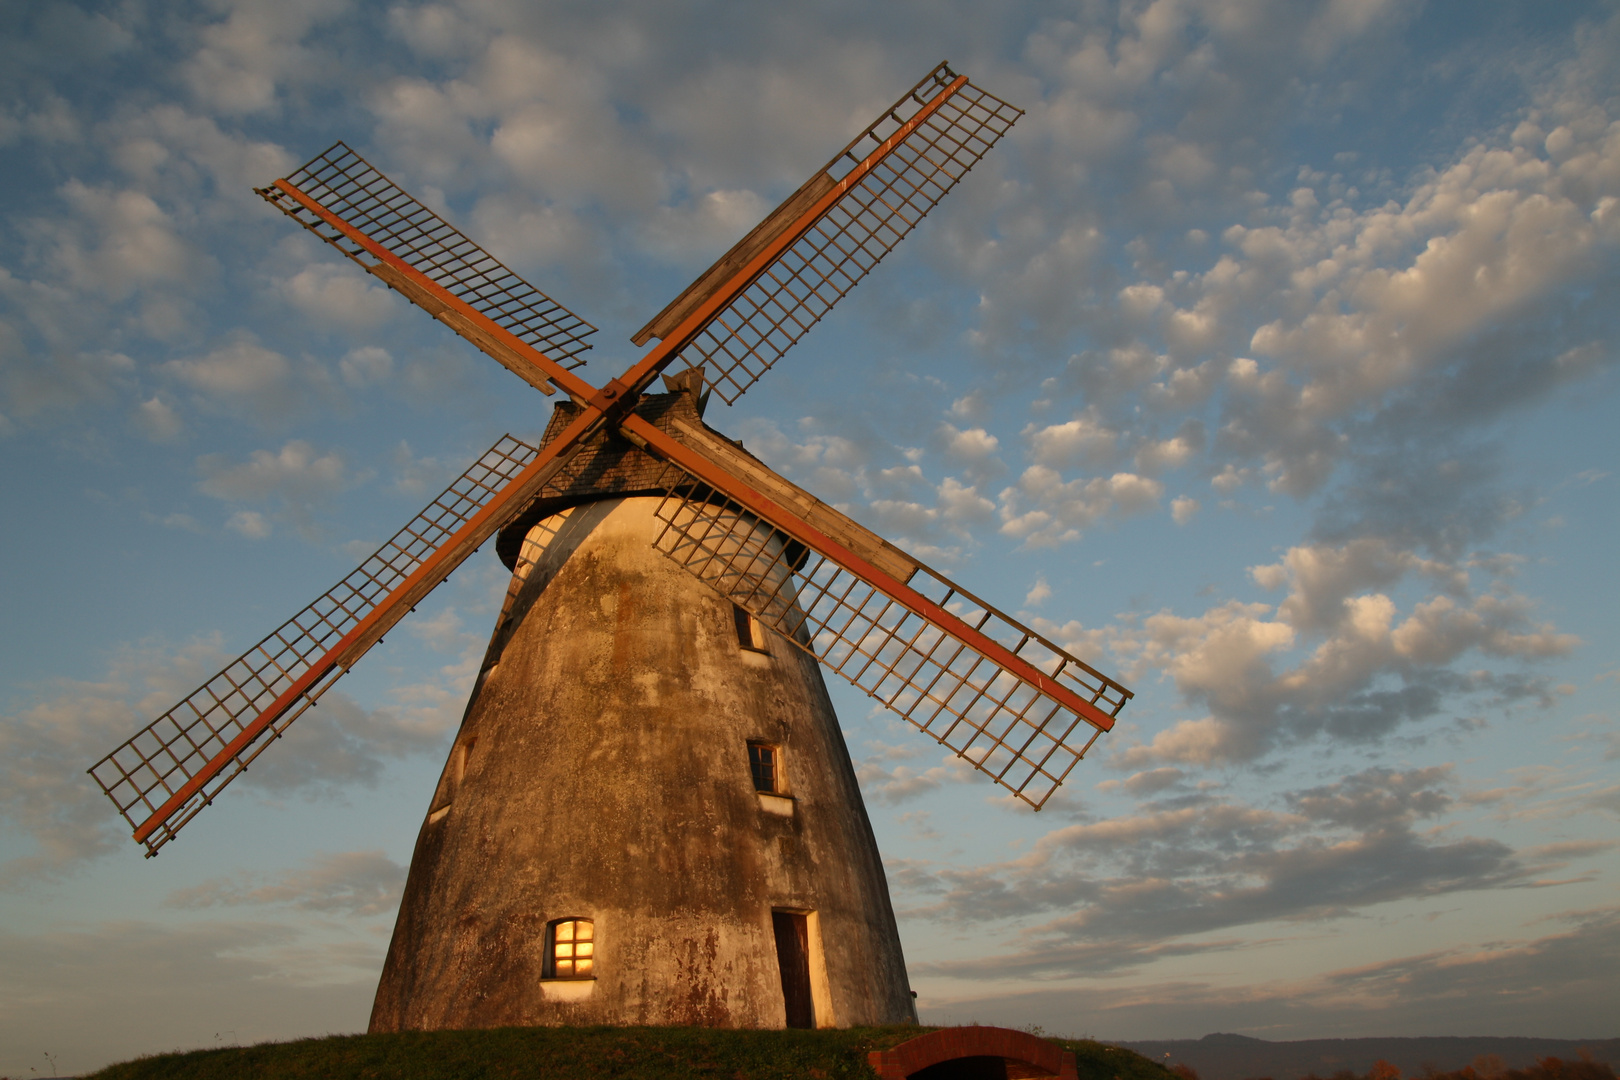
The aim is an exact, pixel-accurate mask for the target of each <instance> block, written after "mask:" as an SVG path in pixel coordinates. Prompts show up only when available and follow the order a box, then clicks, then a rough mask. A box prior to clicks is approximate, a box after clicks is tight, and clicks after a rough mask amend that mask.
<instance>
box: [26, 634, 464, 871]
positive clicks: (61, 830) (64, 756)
mask: <svg viewBox="0 0 1620 1080" xmlns="http://www.w3.org/2000/svg"><path fill="white" fill-rule="evenodd" d="M228 660H229V657H228V656H226V655H225V654H224V653H223V652H222V651H221V649H220V642H219V640H218V638H217V637H214V638H203V639H199V640H197V641H194V642H192V643H190V644H189V645H186V646H184V647H182V648H180V649H177V650H172V651H169V650H161V649H157V648H151V647H143V648H134V647H126V648H124V649H123V650H121V651H120V652H119V654H118V655H117V657H116V659H115V660H114V662H113V664H112V666H111V667H110V669H109V670H108V672H107V674H106V676H105V677H104V678H103V679H102V680H100V681H96V682H85V681H74V680H55V681H53V682H51V683H49V684H47V685H46V686H44V687H42V688H41V689H40V690H39V692H38V694H37V695H36V697H35V699H34V700H33V701H32V702H30V703H28V704H25V705H23V706H21V707H19V708H18V709H16V710H15V711H14V712H12V713H11V714H9V715H7V716H5V717H4V718H3V722H0V816H3V817H4V818H5V820H6V821H7V822H8V823H9V824H10V826H11V827H12V828H13V829H14V830H16V831H17V832H18V833H19V834H21V835H22V836H25V837H27V839H28V842H29V844H30V846H31V848H32V850H31V851H29V852H28V853H27V854H24V855H19V856H17V857H15V858H13V859H11V860H10V861H9V862H7V863H5V864H4V865H3V866H0V887H4V888H10V889H14V888H18V887H20V886H22V885H24V884H27V883H29V882H33V881H39V880H46V881H49V880H54V879H57V878H59V877H61V876H63V875H65V874H67V873H69V872H71V871H73V870H74V869H75V868H77V867H79V866H81V865H82V864H84V863H86V862H88V861H90V860H93V859H96V858H99V857H101V856H105V855H108V854H110V853H112V852H114V851H118V850H122V849H124V847H125V845H127V844H128V843H129V842H130V841H129V839H128V831H127V826H126V825H125V823H124V822H123V821H122V819H120V818H119V816H118V814H117V811H116V809H115V808H114V807H113V805H112V804H111V803H110V802H108V801H107V798H106V796H105V795H104V794H103V793H102V791H101V789H100V788H99V787H98V786H97V784H96V782H95V781H94V780H93V779H92V778H91V777H90V776H88V775H87V774H86V772H85V770H86V769H88V768H89V767H90V766H91V765H93V764H94V763H95V762H96V761H98V760H100V758H101V757H103V756H104V755H106V754H107V753H109V752H111V751H112V750H113V749H114V748H116V747H117V746H118V745H119V744H121V743H122V742H124V740H126V739H128V738H129V737H130V736H132V735H133V734H135V732H136V731H138V730H139V729H141V728H142V727H144V726H145V725H146V724H147V723H148V722H150V721H151V720H152V718H153V717H156V716H158V715H160V714H161V713H163V712H164V710H166V709H168V708H169V707H170V706H172V705H173V704H174V703H175V702H176V701H179V700H180V699H181V698H182V697H184V696H185V695H186V694H188V693H190V692H191V691H192V690H194V689H196V687H197V686H198V685H200V684H201V683H203V682H204V681H206V680H207V679H208V678H209V677H210V676H212V675H213V674H214V673H215V672H216V671H218V670H219V669H220V668H222V667H224V666H225V664H226V662H227V661H228ZM446 671H447V672H450V674H446V673H445V672H434V673H432V675H433V677H435V678H438V679H442V680H444V682H445V683H446V684H447V685H444V686H442V687H441V686H438V684H436V683H435V684H432V685H430V684H429V682H428V681H427V680H424V682H423V683H422V684H420V685H418V686H416V687H402V688H401V689H400V694H401V704H400V705H399V706H397V707H395V708H392V709H377V710H367V709H363V708H361V707H360V706H359V705H357V704H356V703H355V702H354V701H353V700H352V699H350V698H348V697H347V696H346V695H344V694H343V693H342V692H340V691H333V692H331V693H328V694H327V695H325V696H324V697H323V698H322V699H321V702H320V704H319V705H318V706H317V707H316V708H314V709H312V710H310V711H309V712H307V713H305V714H304V716H302V717H301V718H300V719H299V720H298V721H297V722H296V723H295V724H293V726H292V727H291V728H289V729H288V732H287V734H286V735H285V736H284V737H283V740H282V745H280V746H278V747H277V748H275V749H274V750H272V751H271V752H269V753H267V754H265V755H264V756H262V757H260V758H259V759H258V761H257V762H255V763H254V766H253V768H252V769H250V770H248V771H247V772H246V773H244V774H243V775H242V776H241V777H240V778H238V779H237V780H236V781H235V783H234V784H233V788H235V789H238V791H237V797H242V796H241V793H242V792H243V791H246V790H249V789H254V790H258V791H260V792H273V793H276V794H278V795H286V794H295V793H296V794H304V795H307V796H311V797H324V798H345V797H347V796H348V795H349V794H350V793H352V790H353V787H354V785H355V784H356V783H358V784H360V785H362V786H374V785H375V784H377V783H378V782H379V781H380V779H381V777H382V775H383V770H384V768H385V767H386V765H387V763H388V762H390V761H396V760H399V759H402V758H405V757H409V756H412V755H418V754H424V753H427V754H431V753H436V752H439V751H440V750H441V748H442V746H443V742H444V737H445V733H446V732H447V731H448V730H449V729H450V728H451V727H452V726H453V725H454V723H455V721H456V720H457V719H458V718H459V710H460V705H461V703H464V702H465V700H466V690H467V689H469V688H470V684H471V673H470V672H463V671H462V670H461V668H460V666H457V667H455V668H454V669H453V670H452V669H446ZM433 689H437V691H438V692H437V693H432V692H429V691H430V690H433Z"/></svg>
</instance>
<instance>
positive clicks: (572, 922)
mask: <svg viewBox="0 0 1620 1080" xmlns="http://www.w3.org/2000/svg"><path fill="white" fill-rule="evenodd" d="M547 936H548V938H549V942H548V944H549V946H550V947H549V948H548V949H547V950H546V953H547V956H546V961H547V962H546V976H547V977H548V978H552V979H591V978H595V974H594V969H595V967H596V927H595V925H594V924H593V923H592V922H591V920H589V919H558V920H557V921H556V922H554V923H552V924H551V927H550V933H549V934H548V935H547Z"/></svg>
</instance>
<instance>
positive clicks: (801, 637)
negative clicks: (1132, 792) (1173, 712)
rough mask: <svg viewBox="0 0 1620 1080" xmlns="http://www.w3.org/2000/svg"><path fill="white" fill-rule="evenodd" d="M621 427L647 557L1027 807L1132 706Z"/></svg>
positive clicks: (835, 537) (736, 479)
mask: <svg viewBox="0 0 1620 1080" xmlns="http://www.w3.org/2000/svg"><path fill="white" fill-rule="evenodd" d="M626 431H627V432H630V433H631V434H632V435H633V436H635V437H637V438H638V439H639V440H641V441H643V442H644V443H645V444H646V445H647V446H648V448H649V449H650V450H652V451H653V452H654V453H658V454H659V455H660V456H663V457H664V458H665V459H666V461H667V462H668V465H667V467H666V469H665V473H664V476H663V479H662V481H661V482H660V484H659V486H660V487H661V488H662V490H663V491H664V492H665V497H664V501H663V503H662V504H661V506H660V508H659V510H658V511H657V514H658V517H659V519H660V520H661V521H663V523H664V531H663V533H662V534H661V535H660V537H659V538H658V541H657V547H658V549H659V550H660V551H662V552H663V553H664V554H665V555H667V556H669V557H670V558H671V559H673V560H674V561H675V562H676V563H677V564H679V565H680V566H682V567H683V568H685V569H686V570H688V571H689V572H691V573H692V574H694V575H695V576H697V577H698V578H699V579H700V580H702V581H705V582H707V583H708V584H709V585H711V586H712V587H713V588H715V589H716V590H717V591H719V592H720V593H721V594H722V595H724V596H727V597H729V598H730V599H732V600H733V601H735V602H736V603H737V604H739V605H741V606H742V607H744V608H746V609H748V610H749V611H750V612H752V613H753V614H754V615H755V617H757V618H758V619H760V620H761V621H762V622H764V623H766V624H768V625H770V626H772V627H773V628H775V629H776V630H778V631H780V632H781V633H782V634H783V635H784V636H785V637H786V638H787V639H788V640H790V641H793V642H794V643H796V644H797V645H798V646H799V647H800V648H802V649H804V650H805V651H807V652H809V653H810V654H811V655H812V656H814V657H815V658H816V659H817V660H819V661H821V662H822V663H823V664H824V665H826V666H827V667H828V668H830V669H831V670H833V671H835V672H837V673H838V674H839V675H841V676H843V677H844V678H845V679H847V680H849V682H850V683H852V684H853V685H855V686H856V687H858V688H859V689H861V690H864V691H866V692H867V693H868V694H870V695H871V696H872V697H874V698H876V699H878V700H879V701H881V702H882V703H883V704H884V705H885V706H887V707H888V708H890V709H892V710H893V711H895V712H896V713H898V714H899V715H901V716H902V717H904V718H905V719H906V720H908V721H910V722H911V723H912V724H913V725H915V726H916V727H917V728H918V729H919V730H921V731H922V732H924V733H925V734H927V735H930V736H932V737H933V738H934V739H936V740H938V741H939V742H940V743H941V744H943V745H944V746H945V747H946V748H947V749H950V750H952V751H954V752H955V753H956V754H957V755H958V756H959V757H962V758H963V759H965V760H967V761H969V762H970V763H971V764H972V765H973V766H974V767H975V768H977V769H979V770H981V771H982V772H985V773H986V774H988V775H989V776H990V777H991V778H992V779H994V780H995V781H996V782H997V783H999V784H1001V785H1002V786H1003V787H1005V788H1007V789H1008V790H1009V791H1011V792H1012V793H1013V794H1014V795H1016V796H1017V797H1018V798H1020V799H1022V800H1023V801H1024V802H1026V803H1028V804H1029V805H1030V806H1033V807H1034V808H1035V809H1037V810H1038V809H1040V808H1041V806H1042V805H1044V804H1045V802H1046V800H1047V799H1049V798H1050V797H1051V795H1052V792H1053V791H1055V790H1056V789H1057V787H1058V785H1059V784H1061V783H1062V782H1063V781H1064V779H1065V778H1066V777H1067V776H1068V775H1069V772H1070V771H1071V770H1072V769H1073V768H1074V766H1075V765H1076V764H1077V763H1078V762H1079V761H1080V760H1081V758H1083V757H1084V756H1085V754H1086V751H1087V750H1089V749H1090V748H1091V745H1092V743H1093V742H1095V741H1096V739H1097V737H1098V736H1099V735H1101V734H1102V733H1103V732H1104V731H1107V730H1110V729H1111V728H1112V727H1113V725H1114V717H1115V716H1116V715H1117V714H1118V712H1119V710H1120V709H1121V708H1122V707H1124V705H1125V702H1126V701H1128V700H1130V698H1131V697H1132V694H1131V692H1130V691H1129V690H1127V689H1126V688H1125V687H1124V686H1121V685H1120V684H1119V683H1117V682H1115V681H1114V680H1113V679H1110V678H1108V677H1107V676H1105V675H1103V674H1102V673H1101V672H1099V671H1097V670H1096V669H1095V668H1093V667H1091V666H1090V665H1089V664H1086V663H1085V662H1084V661H1082V660H1080V659H1079V658H1078V657H1075V656H1073V655H1071V654H1070V653H1068V652H1067V651H1066V650H1064V649H1063V648H1061V647H1060V646H1058V645H1056V644H1054V643H1053V642H1051V641H1049V640H1047V639H1046V638H1044V637H1042V636H1041V635H1040V634H1038V633H1036V632H1035V631H1034V630H1032V629H1030V628H1029V627H1027V626H1024V625H1023V624H1022V623H1019V622H1018V621H1017V620H1015V619H1013V618H1011V617H1010V616H1008V615H1006V614H1004V613H1003V612H1000V611H998V610H996V609H995V608H994V607H992V606H991V605H990V604H988V603H986V602H985V601H983V600H980V599H979V598H978V597H976V596H974V595H973V594H972V593H969V592H968V591H967V590H965V589H963V588H962V587H961V586H959V585H957V584H955V583H954V582H952V581H950V580H949V579H948V578H946V577H945V576H944V575H942V574H940V573H938V572H937V571H934V570H932V569H930V568H929V567H927V566H925V565H924V564H923V563H922V562H920V561H918V560H916V559H913V558H912V557H911V556H909V555H907V554H906V553H905V552H903V551H901V550H900V549H899V548H896V547H894V545H892V544H889V543H887V542H886V541H883V540H881V539H879V538H878V537H877V536H876V535H875V534H873V533H871V532H870V531H868V530H867V529H865V528H863V527H862V526H860V525H859V524H857V523H856V522H854V521H852V520H850V519H849V518H848V517H845V516H844V515H843V514H840V513H839V512H838V511H837V510H834V509H833V508H832V507H830V506H827V505H826V504H825V503H822V502H820V501H819V500H817V499H816V498H815V497H814V496H812V495H810V494H809V493H807V492H804V491H803V490H802V489H799V488H797V487H795V486H794V485H793V484H791V483H789V482H788V481H787V480H785V479H783V478H782V477H780V476H778V475H776V474H775V473H773V472H771V470H770V469H768V468H766V467H765V466H764V465H763V464H762V463H760V462H758V461H756V460H754V459H751V458H747V456H746V455H744V454H742V453H741V452H740V451H738V450H736V449H735V448H733V447H730V446H729V445H728V444H725V443H723V442H722V441H721V440H719V439H715V438H713V437H712V436H711V437H708V438H703V437H701V433H699V432H697V431H695V430H682V432H681V434H682V436H683V440H682V442H676V441H675V440H673V439H670V438H669V437H668V436H667V435H664V434H663V433H661V432H659V431H658V430H657V429H656V428H653V427H652V426H651V425H648V424H646V423H644V422H639V421H638V420H636V419H634V418H633V419H632V420H631V421H630V422H629V423H627V424H626ZM744 459H746V460H744ZM761 520H763V521H765V522H767V523H768V524H770V525H771V526H773V527H774V528H775V529H776V530H777V531H778V532H779V533H781V534H785V535H786V536H788V537H790V538H791V539H792V540H793V541H796V542H797V543H794V544H788V545H783V544H781V543H779V542H774V541H772V540H771V539H770V533H769V532H762V531H761V530H760V529H759V528H758V525H757V523H758V522H759V521H761Z"/></svg>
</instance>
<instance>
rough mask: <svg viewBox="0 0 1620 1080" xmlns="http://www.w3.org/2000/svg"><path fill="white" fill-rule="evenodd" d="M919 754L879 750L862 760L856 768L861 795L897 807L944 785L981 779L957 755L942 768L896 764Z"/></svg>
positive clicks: (911, 750)
mask: <svg viewBox="0 0 1620 1080" xmlns="http://www.w3.org/2000/svg"><path fill="white" fill-rule="evenodd" d="M919 753H921V751H920V750H917V749H916V748H914V747H910V746H879V747H878V748H877V752H876V753H874V754H871V755H869V756H867V757H865V758H863V759H862V760H861V761H860V762H859V764H857V765H856V767H855V778H856V779H857V780H859V781H860V784H861V793H862V795H864V796H865V797H866V798H868V799H873V800H875V801H877V802H880V803H884V804H886V805H889V806H897V805H899V804H901V803H905V802H909V801H910V800H912V799H915V798H918V797H919V796H922V795H925V794H927V793H928V792H930V791H935V790H937V789H938V788H940V787H942V786H943V785H945V784H963V783H968V782H971V781H973V780H974V779H975V777H976V776H977V775H978V774H976V772H975V770H974V768H973V766H972V765H971V764H969V763H968V762H967V761H964V760H963V759H962V758H959V757H957V756H956V755H955V754H946V755H944V756H943V757H941V758H940V764H938V765H934V766H930V767H928V768H924V769H919V768H916V767H914V766H911V765H904V764H895V762H896V761H897V760H899V761H904V760H906V759H908V758H912V757H915V756H916V755H918V754H919Z"/></svg>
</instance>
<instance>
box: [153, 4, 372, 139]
mask: <svg viewBox="0 0 1620 1080" xmlns="http://www.w3.org/2000/svg"><path fill="white" fill-rule="evenodd" d="M222 6H223V7H224V9H225V11H226V12H227V14H226V16H225V18H224V19H223V20H221V21H219V22H216V23H214V24H212V25H210V26H206V27H204V28H203V29H202V32H201V35H200V37H201V40H202V47H201V48H199V49H198V50H197V51H196V52H195V53H194V54H193V55H192V56H191V58H190V59H189V60H188V61H187V62H186V63H185V65H184V66H183V68H182V73H183V75H184V77H185V79H186V81H187V82H188V83H189V84H190V86H191V90H192V93H193V95H194V97H195V99H196V101H197V102H198V103H199V104H200V105H203V106H204V107H206V108H209V109H213V110H215V111H218V112H222V113H226V114H239V113H257V112H263V111H265V110H268V109H271V108H273V107H275V106H276V104H277V91H278V90H279V88H280V86H281V83H282V82H283V80H284V79H286V78H287V77H288V76H290V75H294V74H298V73H301V69H303V70H304V71H307V69H308V68H309V67H310V66H312V65H314V64H316V63H318V61H317V60H316V57H315V55H314V54H313V53H312V51H311V50H310V49H309V48H307V47H306V46H305V45H304V43H303V38H304V36H305V35H306V34H307V33H309V31H310V30H311V29H312V28H313V27H315V26H316V25H318V24H319V23H321V22H323V21H325V20H328V19H330V18H332V17H334V16H336V15H338V14H340V13H342V11H343V9H344V8H345V7H346V6H347V5H346V4H344V3H341V2H340V3H335V4H334V3H324V2H317V0H290V2H288V3H278V4H274V5H269V6H266V5H264V4H256V3H251V2H249V0H237V2H234V3H227V4H225V5H222Z"/></svg>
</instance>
